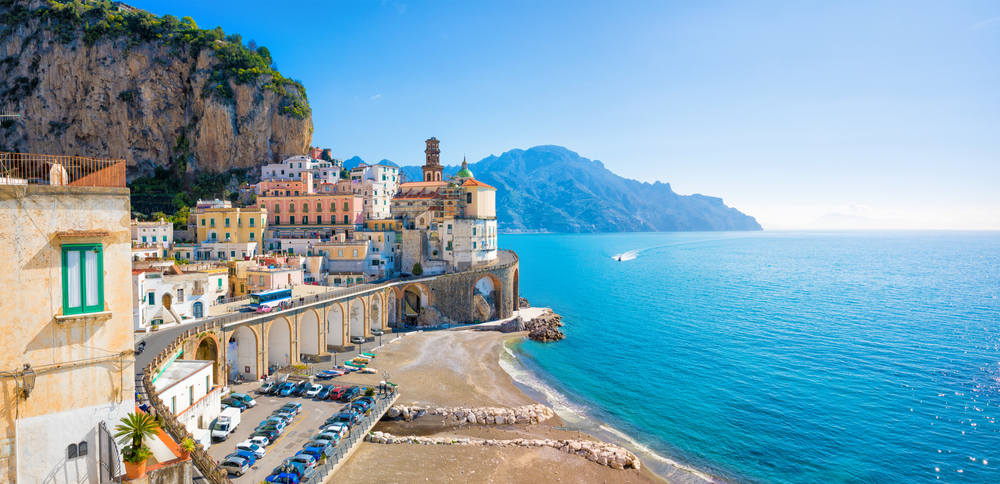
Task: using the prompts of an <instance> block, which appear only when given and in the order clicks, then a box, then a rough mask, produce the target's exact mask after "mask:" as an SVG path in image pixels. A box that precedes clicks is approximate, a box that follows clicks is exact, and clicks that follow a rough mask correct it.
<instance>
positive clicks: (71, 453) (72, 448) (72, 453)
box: [66, 444, 80, 459]
mask: <svg viewBox="0 0 1000 484" xmlns="http://www.w3.org/2000/svg"><path fill="white" fill-rule="evenodd" d="M77 457H80V454H79V450H78V447H77V445H76V444H69V448H67V449H66V458H67V459H76V458H77Z"/></svg>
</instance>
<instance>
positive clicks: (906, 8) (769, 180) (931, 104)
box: [130, 0, 1000, 229]
mask: <svg viewBox="0 0 1000 484" xmlns="http://www.w3.org/2000/svg"><path fill="white" fill-rule="evenodd" d="M130 3H132V4H134V5H135V6H137V7H140V8H144V9H148V10H150V11H152V12H154V13H157V14H161V15H162V14H167V13H169V14H172V15H175V16H178V17H181V16H191V17H193V18H194V19H195V20H196V21H197V22H198V24H199V26H201V27H202V28H213V27H215V26H216V25H219V26H221V27H222V28H223V29H224V30H225V31H226V32H227V33H239V34H241V35H242V37H243V39H244V40H245V41H246V40H250V39H254V40H255V41H256V42H257V44H258V45H264V46H267V47H268V49H270V51H271V53H272V55H273V57H274V59H275V62H276V63H277V64H278V67H279V69H280V70H281V72H282V74H283V75H285V76H287V77H291V78H295V79H299V80H301V81H302V82H303V83H304V84H305V86H306V88H307V91H308V95H309V100H310V105H311V106H312V110H313V122H314V127H315V133H314V135H313V144H314V145H318V146H322V147H328V148H331V149H332V150H333V153H334V156H337V157H342V158H349V157H351V156H354V155H358V156H360V157H361V158H363V159H366V160H380V159H383V158H386V159H390V160H393V161H394V162H396V163H399V164H400V165H414V164H420V163H421V162H422V156H423V148H424V146H423V140H425V139H427V138H429V137H431V136H436V137H437V138H438V139H440V140H441V150H442V161H443V162H445V163H448V164H457V163H460V162H461V160H462V157H463V156H466V157H467V158H468V159H469V160H476V161H478V160H480V159H482V158H484V157H486V156H489V155H491V154H493V155H499V154H500V153H502V152H504V151H507V150H510V149H518V148H519V149H527V148H530V147H532V146H536V145H543V144H554V145H560V146H565V147H566V148H568V149H570V150H573V151H576V152H578V153H580V155H581V156H584V157H587V158H590V159H596V160H600V161H601V162H603V163H604V164H605V166H607V168H608V169H610V170H611V171H613V172H615V173H617V174H619V175H621V176H624V177H626V178H632V179H637V180H640V181H647V182H654V181H661V182H665V183H670V184H671V186H672V187H673V188H674V190H675V191H676V192H678V193H680V194H685V195H687V194H692V193H701V194H705V195H711V196H715V197H720V198H722V199H723V200H725V202H726V204H727V205H730V206H732V207H735V208H737V209H739V210H740V211H742V212H744V213H747V214H749V215H752V216H754V217H756V218H757V220H758V221H759V222H760V223H761V224H762V225H763V226H764V227H765V228H768V227H771V228H808V227H810V226H813V225H816V224H817V220H820V219H821V218H823V217H824V216H826V215H827V214H842V215H845V216H848V217H863V218H867V219H874V220H880V221H882V222H879V223H880V224H882V225H885V226H887V227H890V228H892V227H900V228H941V229H1000V190H998V189H997V188H996V185H997V182H996V180H998V179H1000V136H998V135H997V133H1000V89H998V88H997V86H1000V3H996V2H962V3H944V2H936V3H935V2H907V3H901V2H870V3H863V4H862V3H836V2H807V3H797V2H767V3H744V2H711V3H689V2H624V3H622V2H615V3H599V2H503V3H494V2H305V1H298V2H294V1H293V2H282V3H280V4H277V3H266V2H240V3H238V4H236V3H232V2H192V1H172V2H164V1H154V0H135V1H133V2H130ZM234 5H239V6H240V8H233V6H234ZM303 19H306V20H303ZM829 219H830V218H829V217H827V221H830V220H829Z"/></svg>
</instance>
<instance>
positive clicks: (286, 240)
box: [257, 173, 364, 253]
mask: <svg viewBox="0 0 1000 484" xmlns="http://www.w3.org/2000/svg"><path fill="white" fill-rule="evenodd" d="M311 176H312V175H311V174H309V173H307V174H305V180H304V181H262V182H260V183H259V184H258V190H259V191H260V195H258V198H257V205H258V206H259V207H264V208H266V210H267V211H268V213H269V216H270V220H269V227H270V230H269V233H268V235H267V240H266V249H265V250H266V251H268V252H271V251H278V252H289V251H290V250H291V251H294V253H305V252H307V251H308V244H309V243H312V241H316V242H318V241H320V240H324V239H330V238H335V237H337V236H338V235H339V236H348V235H349V234H350V233H353V231H354V229H355V227H356V226H357V225H358V224H361V223H363V222H364V198H363V196H362V195H356V194H354V193H353V192H352V191H350V190H338V185H335V184H323V185H319V186H318V188H316V189H314V188H313V184H312V183H311ZM348 183H350V182H348ZM304 239H307V240H309V241H310V242H307V243H303V244H299V245H298V246H293V244H294V242H295V241H300V242H301V241H303V240H304Z"/></svg>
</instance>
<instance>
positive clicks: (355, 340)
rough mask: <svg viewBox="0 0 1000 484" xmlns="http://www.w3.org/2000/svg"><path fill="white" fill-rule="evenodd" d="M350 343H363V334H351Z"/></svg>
mask: <svg viewBox="0 0 1000 484" xmlns="http://www.w3.org/2000/svg"><path fill="white" fill-rule="evenodd" d="M351 343H353V344H356V345H360V344H364V343H365V338H364V336H351Z"/></svg>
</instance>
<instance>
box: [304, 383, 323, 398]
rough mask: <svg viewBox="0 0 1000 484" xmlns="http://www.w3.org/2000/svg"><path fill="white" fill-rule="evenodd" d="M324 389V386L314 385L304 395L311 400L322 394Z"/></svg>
mask: <svg viewBox="0 0 1000 484" xmlns="http://www.w3.org/2000/svg"><path fill="white" fill-rule="evenodd" d="M322 389H323V385H313V386H311V387H309V389H308V390H306V392H305V393H304V395H305V396H307V397H309V398H316V395H318V394H319V392H320V390H322Z"/></svg>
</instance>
